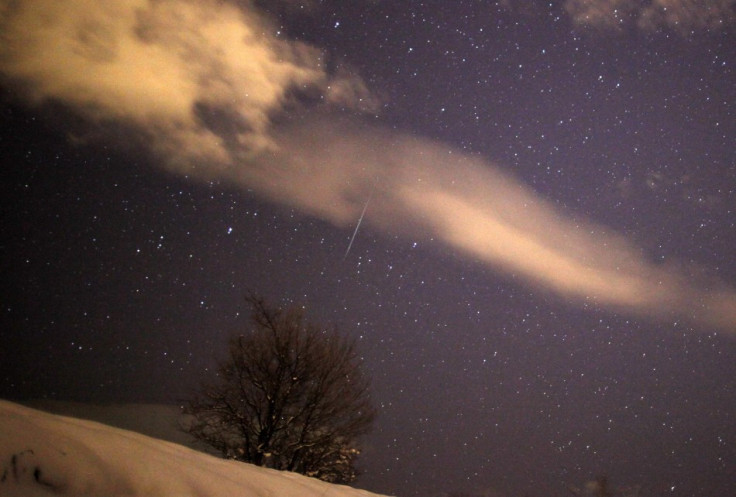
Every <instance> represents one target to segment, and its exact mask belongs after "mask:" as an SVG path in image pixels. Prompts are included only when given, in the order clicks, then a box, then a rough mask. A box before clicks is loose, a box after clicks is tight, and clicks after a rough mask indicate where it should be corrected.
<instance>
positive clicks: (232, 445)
mask: <svg viewBox="0 0 736 497" xmlns="http://www.w3.org/2000/svg"><path fill="white" fill-rule="evenodd" d="M247 300H248V302H249V303H250V305H251V306H252V309H253V312H252V319H251V323H252V326H251V327H250V328H249V329H248V330H247V332H246V333H244V334H242V335H239V336H233V337H232V338H231V339H230V346H229V351H228V355H227V357H226V359H225V360H224V361H222V362H221V363H220V365H219V369H218V375H217V379H216V380H215V381H212V382H210V383H207V384H204V385H203V386H202V389H201V391H200V392H199V393H198V394H196V395H195V396H194V397H193V398H192V399H191V400H189V401H188V403H187V405H186V406H185V409H184V411H185V413H187V414H190V415H191V422H190V423H189V424H187V426H185V428H184V429H185V431H187V432H189V433H191V434H192V435H194V437H196V438H197V439H199V440H200V441H201V442H204V443H205V444H207V445H209V446H211V447H213V448H215V449H216V450H217V451H218V452H220V453H221V454H222V455H223V457H226V458H231V459H237V460H240V461H245V462H249V463H253V464H256V465H259V466H267V467H271V468H275V469H280V470H287V471H295V472H298V473H302V474H305V475H308V476H313V477H316V478H319V479H322V480H325V481H329V482H333V483H349V482H351V481H353V480H354V479H355V478H356V477H357V471H356V468H355V459H356V457H357V455H358V454H359V452H360V451H359V446H358V442H359V439H360V436H361V435H363V434H365V433H366V432H367V431H368V430H369V429H370V427H371V425H372V424H373V420H374V418H375V413H376V411H375V409H374V408H373V405H372V403H371V399H370V394H369V389H368V387H369V382H368V380H367V378H366V377H365V376H364V375H363V374H362V372H361V369H360V368H361V360H360V357H359V356H358V353H357V351H356V344H355V340H352V339H349V338H348V337H347V336H345V335H342V334H340V333H338V332H337V330H335V329H334V328H332V329H325V328H323V327H320V326H317V325H314V324H311V323H308V322H307V321H306V320H305V319H304V316H303V313H302V312H301V311H300V310H298V309H295V308H292V309H289V310H286V311H283V310H281V309H278V308H274V307H270V306H269V305H267V304H266V303H265V302H264V300H263V299H262V298H260V297H257V296H254V295H251V296H250V297H248V299H247Z"/></svg>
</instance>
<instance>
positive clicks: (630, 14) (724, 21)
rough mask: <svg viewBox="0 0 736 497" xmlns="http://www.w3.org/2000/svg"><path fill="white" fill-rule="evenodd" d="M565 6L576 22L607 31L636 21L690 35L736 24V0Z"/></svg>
mask: <svg viewBox="0 0 736 497" xmlns="http://www.w3.org/2000/svg"><path fill="white" fill-rule="evenodd" d="M564 6H565V10H566V11H567V13H568V14H569V15H570V16H571V17H572V19H573V21H574V22H575V23H577V24H579V25H582V26H588V27H595V28H605V29H610V28H613V29H618V28H620V27H623V26H626V25H628V24H629V23H630V22H634V23H635V24H636V25H637V26H638V27H639V28H641V29H644V30H649V31H651V30H656V29H659V28H667V29H672V30H674V31H677V32H681V33H688V32H690V31H700V30H719V29H723V28H725V27H727V26H731V25H733V24H734V23H736V0H650V1H644V2H643V1H641V0H567V1H566V2H565V4H564Z"/></svg>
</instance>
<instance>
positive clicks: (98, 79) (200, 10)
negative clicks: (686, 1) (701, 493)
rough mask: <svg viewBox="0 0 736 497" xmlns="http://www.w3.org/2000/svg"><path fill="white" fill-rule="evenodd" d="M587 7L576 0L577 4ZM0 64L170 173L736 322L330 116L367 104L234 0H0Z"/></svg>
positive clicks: (575, 223) (488, 170)
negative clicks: (135, 138)
mask: <svg viewBox="0 0 736 497" xmlns="http://www.w3.org/2000/svg"><path fill="white" fill-rule="evenodd" d="M591 4H592V3H591ZM0 6H1V10H0V33H2V35H0V36H2V44H1V45H0V47H1V48H0V73H2V75H3V76H4V78H5V81H6V83H7V84H14V85H15V87H16V88H18V89H22V92H23V95H24V96H25V97H26V98H27V99H28V100H29V101H30V102H35V103H37V104H40V103H43V102H46V101H50V100H53V101H58V102H61V103H63V104H64V105H66V106H68V107H70V108H71V109H73V110H74V111H76V112H77V113H78V114H80V115H82V116H84V117H85V118H86V119H87V120H88V121H90V122H91V123H92V124H95V125H105V124H106V123H123V124H126V125H129V126H133V127H135V128H136V129H138V130H140V132H142V133H144V134H145V135H146V136H147V137H148V139H149V141H150V145H151V148H152V151H153V152H154V153H156V154H158V156H159V157H160V159H161V162H162V163H163V164H164V165H165V166H166V167H167V168H168V169H170V170H172V171H175V172H177V173H179V174H182V175H185V176H187V177H192V178H198V179H204V180H209V179H213V178H217V179H220V180H227V181H230V182H232V183H234V184H237V185H240V186H242V187H244V188H247V189H250V190H253V191H256V192H258V193H259V194H260V195H262V196H263V197H265V198H267V199H269V200H271V201H274V202H279V203H282V204H287V205H291V206H293V207H295V208H297V209H300V210H301V211H303V212H305V213H308V214H310V215H313V216H316V217H319V218H321V219H324V220H327V221H329V222H332V223H334V224H336V225H338V226H341V227H345V228H348V227H352V226H353V225H354V223H355V222H356V221H357V219H358V217H359V216H360V214H361V211H362V209H363V207H364V205H365V202H366V199H367V198H368V197H369V196H372V197H371V198H372V200H371V204H370V208H369V209H368V212H367V213H366V219H365V222H366V223H370V224H371V225H372V226H373V227H374V229H378V230H384V231H389V232H391V233H401V234H404V235H405V236H407V237H424V238H425V239H434V240H441V241H442V242H444V243H446V244H447V245H449V246H451V247H454V248H455V249H456V250H457V252H458V254H462V255H464V256H465V257H471V258H473V259H476V260H478V261H480V262H482V263H484V264H488V265H489V266H491V267H493V268H495V269H497V270H498V271H501V272H505V273H508V274H512V275H515V276H519V277H520V279H523V281H526V282H527V283H528V284H530V285H534V286H535V287H538V288H542V289H545V290H547V291H550V292H553V293H555V294H558V295H561V296H563V297H564V298H569V299H572V300H574V301H578V302H583V303H593V304H595V305H600V306H608V307H611V308H615V309H621V310H625V311H627V312H633V313H637V314H646V315H654V316H657V317H659V318H667V319H671V318H675V319H688V320H690V321H692V322H696V323H700V324H702V325H704V326H708V327H717V328H722V329H727V330H730V331H732V330H734V329H735V328H736V291H734V289H733V288H731V287H728V286H727V285H725V284H723V283H722V282H720V281H718V280H717V279H716V278H713V277H706V276H703V273H704V271H702V270H701V269H699V268H694V267H692V266H681V267H679V266H670V265H661V264H655V263H653V262H651V261H648V260H647V259H646V257H645V256H644V255H643V253H642V251H641V250H639V249H638V248H637V247H636V246H635V245H633V244H632V243H631V242H629V241H628V240H626V239H625V238H624V237H622V236H620V235H618V234H616V233H612V232H611V231H610V230H607V229H606V228H605V227H604V226H600V225H597V224H595V223H592V222H587V221H582V220H573V219H571V218H569V217H567V216H566V215H565V214H564V213H562V212H559V211H558V210H557V209H556V208H555V207H554V206H553V205H551V204H550V203H549V202H548V201H546V200H544V199H542V198H540V197H539V196H538V195H537V194H535V192H534V191H532V190H531V189H529V188H527V187H525V186H524V185H522V184H521V183H520V182H518V181H516V180H515V179H514V178H512V177H510V176H508V175H506V174H504V173H503V172H502V171H501V170H500V169H499V168H498V167H496V166H495V165H493V164H491V163H489V162H487V161H483V160H481V159H478V158H474V157H469V156H467V155H464V154H463V153H461V152H459V151H457V150H453V149H452V148H450V147H447V146H444V145H443V144H441V143H436V142H431V141H428V140H423V139H420V138H416V137H413V136H410V135H405V134H399V133H396V132H394V131H393V130H388V129H382V128H380V127H373V126H368V125H366V124H364V123H360V122H358V121H357V120H354V119H353V120H351V119H349V118H346V117H340V116H341V115H342V114H341V113H338V112H337V111H336V109H337V108H343V107H345V106H349V107H354V108H356V109H373V108H375V105H376V99H375V98H374V97H373V96H372V94H371V93H370V92H369V90H368V89H367V87H366V85H365V84H364V83H363V81H362V80H360V79H359V78H358V77H356V76H354V75H351V74H350V73H348V72H346V71H343V72H337V73H334V74H330V73H328V71H327V70H326V69H325V67H326V64H325V60H324V58H325V55H324V54H323V53H322V52H321V51H319V50H318V49H317V48H315V47H312V46H308V45H305V44H303V43H298V42H294V41H290V40H287V39H285V38H283V36H282V35H280V34H278V33H277V29H276V28H275V27H274V26H272V25H270V24H269V22H268V21H267V20H266V19H264V18H263V17H262V16H261V15H259V13H258V12H257V11H256V10H254V8H253V7H252V6H250V4H245V7H243V4H241V5H240V7H238V6H235V5H231V4H227V3H223V2H217V1H215V0H212V1H209V0H208V1H200V2H194V1H190V0H120V1H116V2H101V1H99V0H69V1H67V2H58V1H56V0H27V1H24V2H12V1H7V0H5V1H3V0H0Z"/></svg>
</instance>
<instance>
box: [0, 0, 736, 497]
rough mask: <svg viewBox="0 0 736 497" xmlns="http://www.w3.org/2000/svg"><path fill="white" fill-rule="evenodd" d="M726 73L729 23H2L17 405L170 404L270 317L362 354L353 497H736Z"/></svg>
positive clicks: (438, 8)
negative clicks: (324, 334)
mask: <svg viewBox="0 0 736 497" xmlns="http://www.w3.org/2000/svg"><path fill="white" fill-rule="evenodd" d="M735 47H736V2H734V0H700V1H696V0H652V1H636V0H566V1H552V2H548V1H547V2H541V1H533V0H532V1H528V2H509V1H499V2H491V1H471V0H457V1H439V0H427V1H408V0H363V1H339V0H324V1H317V0H314V1H311V2H297V1H287V0H280V1H269V2H266V1H264V2H250V1H247V0H240V1H234V0H233V1H230V2H226V1H209V0H202V1H194V0H192V1H190V0H160V1H153V0H124V1H117V2H101V1H98V0H69V1H66V2H57V1H56V0H28V1H23V2H13V1H9V0H0V105H1V108H0V116H1V117H0V123H2V126H0V151H1V152H0V160H1V161H2V171H3V176H2V177H3V181H2V195H1V196H0V203H1V205H2V207H1V211H2V218H1V219H2V232H3V235H2V238H1V239H0V248H1V250H2V280H3V285H2V293H1V294H0V295H1V299H0V302H1V303H2V322H1V323H0V343H1V346H0V397H3V398H7V399H15V400H24V399H56V400H70V401H83V402H98V403H121V402H156V403H177V402H179V401H180V400H181V399H182V398H184V397H185V396H186V395H187V394H188V393H189V392H191V390H192V389H193V388H195V387H196V386H197V385H198V384H199V382H200V381H201V380H202V379H203V378H206V377H209V376H208V375H211V374H212V368H213V365H214V364H215V360H216V358H217V356H218V354H220V353H222V351H223V350H224V348H225V344H226V340H227V337H228V336H229V335H230V334H232V333H235V332H237V331H239V330H242V329H243V327H244V326H246V325H247V323H248V314H249V310H248V308H247V306H246V305H245V300H244V297H245V295H246V294H247V292H248V291H249V290H252V291H255V292H257V293H259V294H262V295H263V296H265V297H266V298H267V299H269V300H270V301H271V302H273V303H276V304H278V305H283V306H290V305H299V306H302V305H303V306H304V307H305V308H306V310H307V313H308V316H309V317H311V318H313V319H314V320H316V321H322V322H325V323H335V324H337V325H338V326H339V327H340V328H341V329H342V330H344V331H345V332H346V333H349V334H351V335H352V336H355V337H357V339H358V341H359V345H360V347H361V351H362V353H363V355H364V357H365V369H366V372H367V373H368V375H369V376H371V377H372V380H373V396H374V399H375V402H376V405H377V406H378V409H379V412H380V415H379V418H378V420H377V423H376V427H375V430H374V431H373V433H372V434H371V435H370V436H369V437H368V439H367V440H366V448H365V451H364V453H363V455H362V456H361V459H360V464H361V467H362V468H363V469H364V471H365V474H364V475H363V476H362V478H361V479H360V480H359V482H358V483H359V485H358V486H360V487H362V488H366V489H368V490H371V491H375V492H381V493H387V494H392V495H397V496H399V497H412V496H434V495H443V492H452V491H464V492H469V493H475V494H477V495H484V496H493V497H516V496H522V495H529V496H537V497H539V496H553V497H554V496H562V495H569V492H568V490H567V486H568V485H575V486H577V487H580V486H582V485H584V484H585V482H586V481H589V480H592V479H594V478H595V476H596V475H603V474H605V475H608V477H609V479H610V481H611V483H612V484H613V486H615V487H621V488H624V487H629V488H634V487H636V486H637V485H638V486H641V487H642V489H643V490H642V493H641V494H640V495H642V496H661V495H667V496H670V495H671V496H677V497H685V496H693V497H696V496H712V497H727V496H729V495H734V494H733V492H734V488H736V484H735V483H734V482H736V382H735V381H734V375H735V374H736V257H734V253H735V251H734V249H735V248H736V226H735V224H736V139H735V137H736V71H735V70H734V68H735V67H736V48H735ZM356 227H357V230H356ZM353 236H354V239H353Z"/></svg>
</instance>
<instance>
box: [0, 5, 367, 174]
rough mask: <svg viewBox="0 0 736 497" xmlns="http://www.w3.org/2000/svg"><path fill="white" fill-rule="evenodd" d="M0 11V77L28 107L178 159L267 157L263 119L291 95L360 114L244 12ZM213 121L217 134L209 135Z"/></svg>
mask: <svg viewBox="0 0 736 497" xmlns="http://www.w3.org/2000/svg"><path fill="white" fill-rule="evenodd" d="M0 5H2V11H1V12H2V13H1V14H0V26H2V35H1V36H2V48H0V70H2V72H3V73H4V74H6V75H7V76H9V78H10V79H11V81H16V82H19V83H20V86H21V87H22V89H23V91H24V92H25V93H26V96H27V97H28V98H30V99H31V100H33V101H44V100H56V101H61V102H63V103H65V104H67V105H70V106H72V107H74V108H75V109H77V111H78V112H80V113H82V114H83V115H85V116H86V117H88V118H91V119H97V120H102V121H105V120H118V121H122V122H124V123H127V124H132V125H135V126H139V127H141V128H143V129H145V130H147V131H150V132H151V133H150V135H151V136H152V137H153V138H154V145H155V147H157V148H158V149H160V150H161V151H162V152H164V153H166V154H175V155H178V156H181V158H182V159H186V158H190V159H191V158H202V159H207V160H213V161H215V162H219V163H225V164H226V163H229V162H231V161H232V159H233V157H232V156H231V151H232V148H233V147H234V148H238V149H239V150H248V151H251V152H253V151H258V150H261V149H264V148H268V147H270V146H273V145H274V144H273V143H272V142H271V141H270V139H269V136H268V129H269V127H270V122H271V118H272V117H273V114H274V113H276V112H279V111H280V110H281V109H283V108H284V107H285V106H287V105H288V104H289V103H290V100H292V101H293V100H294V96H293V95H294V92H298V91H301V92H316V93H318V94H319V93H321V92H323V91H326V92H327V97H328V98H329V99H331V100H334V101H339V103H340V104H342V105H352V103H353V102H350V99H355V102H356V103H358V104H360V105H361V106H363V107H365V106H370V105H371V103H370V96H369V95H368V94H367V92H366V90H365V87H364V85H363V84H362V82H360V81H359V80H357V79H351V78H350V77H349V76H344V77H336V78H330V77H329V76H328V75H327V73H326V72H325V69H324V60H323V54H322V53H321V52H320V51H319V50H318V49H316V48H314V47H312V46H309V45H306V44H303V43H298V42H292V41H286V40H283V39H281V38H280V37H279V35H278V34H277V29H276V28H275V27H274V26H271V25H270V24H269V23H268V22H267V21H266V20H265V19H264V18H263V17H261V16H259V15H258V14H257V13H256V12H255V11H254V10H253V9H246V10H244V9H239V8H237V7H236V6H234V5H230V4H227V3H222V2H218V1H215V0H203V1H189V0H160V1H159V0H120V1H115V2H112V1H98V0H73V1H69V2H58V1H54V0H29V1H27V2H26V1H24V2H12V1H7V0H6V1H3V2H1V3H0ZM213 116H214V118H213ZM218 116H221V117H227V118H228V119H229V121H230V126H229V127H228V129H227V130H224V129H216V121H217V117H218Z"/></svg>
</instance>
